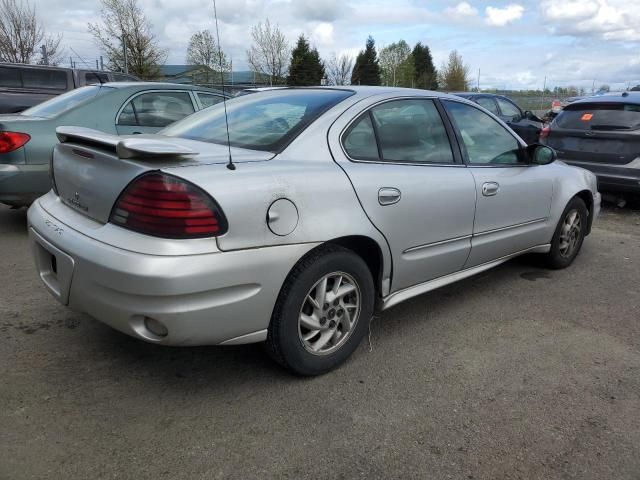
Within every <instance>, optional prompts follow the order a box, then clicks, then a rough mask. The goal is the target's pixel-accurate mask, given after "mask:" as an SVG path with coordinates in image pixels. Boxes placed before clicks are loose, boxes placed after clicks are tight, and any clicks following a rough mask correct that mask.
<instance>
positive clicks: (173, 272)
mask: <svg viewBox="0 0 640 480" xmlns="http://www.w3.org/2000/svg"><path fill="white" fill-rule="evenodd" d="M64 220H65V219H64V218H55V217H53V216H52V215H51V214H49V213H48V212H47V211H46V210H45V209H44V208H43V207H42V205H41V202H40V201H36V202H34V204H33V205H32V206H31V208H30V209H29V213H28V221H29V235H30V241H31V244H32V248H33V253H34V257H35V259H36V265H37V269H38V273H39V275H40V278H41V279H42V281H43V283H44V284H45V286H46V287H47V289H48V290H49V291H50V293H51V294H52V295H53V296H54V297H55V298H56V299H57V300H58V301H60V302H61V303H63V304H65V305H68V306H69V307H70V308H71V309H73V310H76V311H79V312H83V313H87V314H88V315H90V316H92V317H94V318H96V319H98V320H100V321H102V322H104V323H106V324H107V325H110V326H111V327H113V328H115V329H117V330H119V331H121V332H124V333H126V334H128V335H131V336H133V337H136V338H139V339H141V340H145V341H148V342H153V343H159V344H164V345H217V344H222V343H225V344H237V343H251V342H257V341H262V340H264V339H266V329H267V327H268V325H269V321H270V319H271V313H272V310H273V306H274V304H275V301H276V298H277V296H278V293H279V291H280V288H281V286H282V284H283V282H284V280H285V278H286V276H287V274H288V273H289V271H290V270H291V268H292V267H293V266H294V265H295V263H296V262H297V261H298V260H299V259H300V257H302V256H303V255H304V254H305V253H307V252H308V251H309V250H311V249H312V248H314V247H315V246H316V244H303V245H287V246H278V247H269V248H258V249H252V250H242V251H234V252H214V253H209V254H198V255H148V254H141V253H136V252H131V251H129V250H126V249H123V248H116V247H114V246H111V245H107V244H105V243H102V242H100V241H98V240H96V239H92V238H90V237H88V236H86V235H83V234H81V233H80V232H78V231H76V230H74V229H73V228H72V227H71V226H69V225H68V224H65V223H64ZM122 235H123V240H124V242H126V235H127V231H126V230H123V232H122ZM149 318H151V319H154V320H156V321H158V322H160V323H161V324H162V325H164V326H165V327H166V329H167V332H168V333H167V334H166V336H159V335H157V334H156V333H154V332H153V331H152V330H149V328H148V327H147V322H146V321H148V319H149ZM145 320H146V321H145Z"/></svg>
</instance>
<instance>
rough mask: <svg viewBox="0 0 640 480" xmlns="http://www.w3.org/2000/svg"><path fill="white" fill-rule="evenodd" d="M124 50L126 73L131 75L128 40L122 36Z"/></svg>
mask: <svg viewBox="0 0 640 480" xmlns="http://www.w3.org/2000/svg"><path fill="white" fill-rule="evenodd" d="M122 50H123V53H124V73H129V61H128V58H127V39H126V38H125V36H124V35H122Z"/></svg>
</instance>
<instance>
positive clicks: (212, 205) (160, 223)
mask: <svg viewBox="0 0 640 480" xmlns="http://www.w3.org/2000/svg"><path fill="white" fill-rule="evenodd" d="M109 221H110V222H111V223H114V224H116V225H119V226H121V227H124V228H128V229H129V230H134V231H136V232H140V233H145V234H147V235H153V236H156V237H165V238H202V237H216V236H218V235H222V234H223V233H225V232H226V231H227V220H226V218H225V216H224V214H223V213H222V210H221V209H220V207H219V206H218V205H217V203H216V202H215V200H213V199H212V198H211V197H210V196H209V195H207V194H206V193H205V192H204V191H203V190H201V189H200V188H198V187H196V186H195V185H193V184H191V183H189V182H187V181H185V180H182V179H180V178H177V177H173V176H171V175H167V174H165V173H158V172H153V173H147V174H144V175H141V176H140V177H138V178H136V179H135V180H134V181H133V182H131V183H130V184H129V185H128V186H127V188H126V189H125V190H124V191H123V192H122V193H121V194H120V197H119V198H118V200H117V201H116V204H115V206H114V207H113V210H112V211H111V217H110V218H109Z"/></svg>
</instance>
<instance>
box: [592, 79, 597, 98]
mask: <svg viewBox="0 0 640 480" xmlns="http://www.w3.org/2000/svg"><path fill="white" fill-rule="evenodd" d="M594 93H596V79H595V78H594V79H593V83H592V84H591V95H593V94H594Z"/></svg>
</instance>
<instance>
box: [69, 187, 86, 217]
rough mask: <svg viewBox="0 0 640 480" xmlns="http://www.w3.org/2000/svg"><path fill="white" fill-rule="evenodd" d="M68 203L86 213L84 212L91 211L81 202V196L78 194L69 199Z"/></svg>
mask: <svg viewBox="0 0 640 480" xmlns="http://www.w3.org/2000/svg"><path fill="white" fill-rule="evenodd" d="M67 201H68V202H69V203H70V204H71V205H73V206H74V207H76V208H79V209H80V210H82V211H84V212H88V211H89V207H87V206H86V205H84V204H83V203H82V202H81V201H80V194H79V193H78V192H76V193H74V194H73V198H68V199H67Z"/></svg>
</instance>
